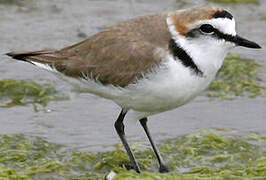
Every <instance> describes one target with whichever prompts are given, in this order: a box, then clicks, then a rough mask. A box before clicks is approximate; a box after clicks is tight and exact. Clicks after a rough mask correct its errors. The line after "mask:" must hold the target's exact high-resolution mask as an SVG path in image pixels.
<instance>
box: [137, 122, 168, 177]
mask: <svg viewBox="0 0 266 180" xmlns="http://www.w3.org/2000/svg"><path fill="white" fill-rule="evenodd" d="M139 121H140V124H141V125H142V127H143V129H144V130H145V133H146V135H147V136H148V138H149V141H150V143H151V146H152V149H153V151H154V153H155V155H156V157H157V159H158V162H159V165H160V168H159V172H161V173H166V172H169V171H170V169H169V167H168V166H167V165H166V164H165V162H164V161H163V158H162V156H161V154H160V152H159V150H158V148H157V147H156V145H155V144H154V142H153V140H152V137H151V134H150V132H149V129H148V126H147V121H148V119H147V118H142V119H141V120H139Z"/></svg>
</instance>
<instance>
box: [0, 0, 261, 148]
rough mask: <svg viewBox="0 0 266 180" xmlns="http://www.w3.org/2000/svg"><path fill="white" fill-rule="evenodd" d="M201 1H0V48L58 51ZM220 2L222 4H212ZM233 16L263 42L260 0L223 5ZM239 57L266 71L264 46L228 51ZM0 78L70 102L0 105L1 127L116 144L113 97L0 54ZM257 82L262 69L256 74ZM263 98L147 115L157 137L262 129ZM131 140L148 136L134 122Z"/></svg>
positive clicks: (72, 142)
mask: <svg viewBox="0 0 266 180" xmlns="http://www.w3.org/2000/svg"><path fill="white" fill-rule="evenodd" d="M201 4H205V2H204V1H197V2H194V1H174V0H168V1H159V0H156V1H154V0H145V1H144V0H131V1H129V0H128V1H123V0H109V1H108V0H99V1H96V0H89V1H88V0H79V1H78V3H77V2H76V1H71V0H50V1H34V2H31V1H30V0H29V1H27V3H26V4H25V5H23V6H16V5H14V6H12V5H9V6H7V5H0V34H1V36H0V42H1V43H0V54H4V53H6V52H9V51H13V50H14V51H15V50H39V49H51V48H52V49H53V48H56V49H59V48H62V47H64V46H67V45H71V44H73V43H76V42H78V41H81V40H83V39H84V37H85V36H89V35H92V34H94V33H96V32H98V31H100V30H101V29H102V28H104V26H106V25H110V24H115V23H117V22H119V21H122V20H126V19H128V18H131V17H135V16H139V15H145V14H150V13H155V12H162V11H169V10H174V9H179V8H184V7H190V6H193V5H201ZM216 6H220V5H216ZM224 7H226V8H227V9H229V10H230V11H231V12H232V14H233V15H234V16H235V18H236V21H237V27H238V32H239V34H241V35H242V36H245V37H248V38H249V39H251V40H254V41H255V42H257V43H258V44H260V45H261V46H262V47H266V39H265V38H264V37H265V29H266V21H265V20H264V21H263V20H262V17H263V16H265V15H266V11H265V9H266V1H264V0H261V1H260V4H259V5H257V4H255V5H254V4H241V5H225V6H224ZM234 52H237V53H239V54H241V56H243V57H248V58H254V59H256V60H258V62H259V63H260V64H263V65H264V67H263V68H262V69H263V70H264V71H265V67H266V60H265V55H266V51H265V48H264V49H262V50H250V49H244V48H237V49H235V50H234ZM0 58H1V60H0V74H1V78H12V79H30V80H34V81H43V80H44V81H45V82H50V83H53V84H54V85H55V86H56V88H57V89H58V90H61V91H63V92H64V93H66V94H69V95H70V96H71V100H69V101H58V102H51V103H50V104H49V105H48V106H47V107H46V110H47V111H45V112H42V111H41V112H38V113H36V112H34V110H33V107H32V106H26V107H24V106H23V107H19V106H17V107H13V108H7V109H3V108H2V109H0V133H1V134H3V133H7V134H14V133H25V134H32V135H37V136H41V137H45V138H47V140H48V141H51V142H55V143H60V144H63V145H66V148H72V149H73V148H74V149H75V148H76V149H79V150H82V151H86V150H88V149H89V150H95V151H102V150H106V149H109V148H112V145H114V144H116V143H119V142H120V141H119V138H118V137H117V135H116V133H115V130H114V128H113V123H114V121H115V119H116V117H117V116H118V114H119V111H120V109H119V107H118V106H116V105H115V104H114V103H112V102H110V101H107V100H104V99H100V98H97V97H95V96H93V95H88V94H75V93H74V92H71V87H70V86H69V85H68V84H67V83H65V82H62V81H61V80H59V79H57V78H56V77H55V76H54V75H52V74H50V73H48V72H46V71H44V70H40V69H38V68H36V67H34V66H31V65H29V64H24V63H21V62H16V61H12V60H10V58H9V57H7V56H4V55H1V56H0ZM261 78H262V80H263V83H265V84H266V75H265V74H263V73H261ZM265 107H266V98H261V97H259V98H255V99H249V98H239V99H236V100H233V101H222V100H212V101H210V99H208V98H206V97H205V96H200V97H198V98H197V99H196V100H194V101H193V102H191V103H190V104H188V105H185V106H183V107H181V108H178V109H176V110H173V111H171V112H165V113H163V114H159V115H156V116H152V117H150V121H149V124H150V128H151V131H152V133H153V134H154V138H155V139H156V140H162V139H166V138H168V137H176V136H180V135H184V134H188V133H191V132H194V131H197V130H198V129H199V128H208V127H227V128H234V129H238V130H241V131H255V132H260V133H265V132H266V130H265V127H266V113H265V109H266V108H265ZM127 125H128V126H127V127H126V132H127V134H128V137H129V140H130V141H131V142H135V141H142V142H146V139H145V135H144V133H143V131H142V129H141V128H140V126H139V125H138V124H137V125H135V124H127Z"/></svg>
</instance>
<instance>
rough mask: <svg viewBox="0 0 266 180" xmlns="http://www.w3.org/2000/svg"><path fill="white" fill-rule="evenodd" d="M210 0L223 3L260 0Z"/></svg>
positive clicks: (255, 1)
mask: <svg viewBox="0 0 266 180" xmlns="http://www.w3.org/2000/svg"><path fill="white" fill-rule="evenodd" d="M207 1H209V2H214V3H221V4H227V3H258V0H207Z"/></svg>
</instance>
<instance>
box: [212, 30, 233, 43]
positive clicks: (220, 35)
mask: <svg viewBox="0 0 266 180" xmlns="http://www.w3.org/2000/svg"><path fill="white" fill-rule="evenodd" d="M214 35H215V36H216V37H217V38H218V39H224V40H226V41H230V42H234V39H235V36H233V35H230V34H224V33H222V32H221V31H219V30H218V29H215V31H214Z"/></svg>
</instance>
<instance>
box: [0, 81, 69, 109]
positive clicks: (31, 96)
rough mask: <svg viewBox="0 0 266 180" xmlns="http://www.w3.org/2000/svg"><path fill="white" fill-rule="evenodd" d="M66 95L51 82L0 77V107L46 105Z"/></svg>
mask: <svg viewBox="0 0 266 180" xmlns="http://www.w3.org/2000/svg"><path fill="white" fill-rule="evenodd" d="M63 99H66V97H65V96H64V95H62V94H60V93H59V92H57V91H56V89H55V88H53V87H52V85H50V84H47V83H46V84H39V83H36V82H33V81H26V80H11V79H2V80H1V79H0V107H13V106H16V105H27V104H33V105H36V104H40V105H42V106H46V105H47V103H49V102H50V101H55V100H63Z"/></svg>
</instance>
